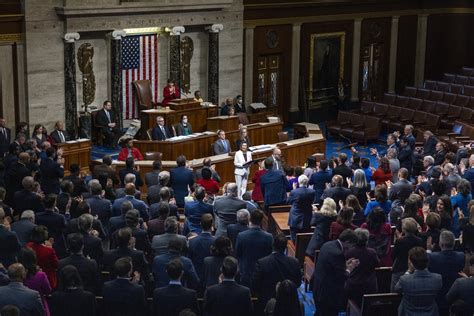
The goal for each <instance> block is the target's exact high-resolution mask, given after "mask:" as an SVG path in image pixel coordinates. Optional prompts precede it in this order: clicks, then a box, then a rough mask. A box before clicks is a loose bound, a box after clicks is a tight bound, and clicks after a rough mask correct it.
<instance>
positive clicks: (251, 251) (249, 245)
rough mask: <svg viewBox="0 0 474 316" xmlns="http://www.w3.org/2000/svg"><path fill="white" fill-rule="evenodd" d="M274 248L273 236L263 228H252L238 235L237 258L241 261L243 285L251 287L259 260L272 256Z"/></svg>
mask: <svg viewBox="0 0 474 316" xmlns="http://www.w3.org/2000/svg"><path fill="white" fill-rule="evenodd" d="M272 247H273V236H272V235H271V234H269V233H267V232H266V231H264V230H262V229H261V228H257V227H250V229H248V230H246V231H244V232H241V233H240V234H238V235H237V241H236V245H235V256H236V257H237V259H238V260H239V268H240V269H239V270H240V274H241V279H240V280H241V283H242V284H243V285H245V286H250V284H251V281H252V276H253V272H254V270H255V264H256V263H257V260H258V259H261V258H263V257H265V256H268V255H269V254H271V253H272V250H273V248H272Z"/></svg>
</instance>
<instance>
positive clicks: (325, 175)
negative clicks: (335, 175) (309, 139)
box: [308, 160, 332, 203]
mask: <svg viewBox="0 0 474 316" xmlns="http://www.w3.org/2000/svg"><path fill="white" fill-rule="evenodd" d="M331 180H332V177H331V171H330V170H328V161H327V160H321V162H320V163H319V167H318V171H316V172H313V174H312V175H311V177H310V178H309V182H308V184H309V185H312V186H313V189H314V191H316V193H315V197H314V201H315V203H320V202H321V196H322V195H323V192H324V190H326V185H327V184H328V183H331Z"/></svg>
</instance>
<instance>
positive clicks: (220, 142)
mask: <svg viewBox="0 0 474 316" xmlns="http://www.w3.org/2000/svg"><path fill="white" fill-rule="evenodd" d="M217 137H219V138H218V139H217V140H216V141H215V142H214V144H212V150H213V152H214V155H222V154H228V153H230V152H231V151H232V147H231V146H230V142H229V140H228V139H226V138H225V132H224V131H223V130H221V129H220V130H218V131H217Z"/></svg>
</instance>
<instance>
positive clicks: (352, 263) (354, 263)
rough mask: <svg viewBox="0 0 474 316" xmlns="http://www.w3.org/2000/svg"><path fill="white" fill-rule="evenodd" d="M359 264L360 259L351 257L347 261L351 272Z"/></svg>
mask: <svg viewBox="0 0 474 316" xmlns="http://www.w3.org/2000/svg"><path fill="white" fill-rule="evenodd" d="M359 264H360V261H359V259H354V258H350V259H349V260H347V261H346V269H347V270H349V272H352V271H354V269H355V268H357V267H358V266H359Z"/></svg>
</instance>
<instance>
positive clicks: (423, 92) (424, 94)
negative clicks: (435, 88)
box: [416, 89, 430, 99]
mask: <svg viewBox="0 0 474 316" xmlns="http://www.w3.org/2000/svg"><path fill="white" fill-rule="evenodd" d="M416 97H417V98H418V99H428V98H429V97H430V90H429V89H418V90H416Z"/></svg>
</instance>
